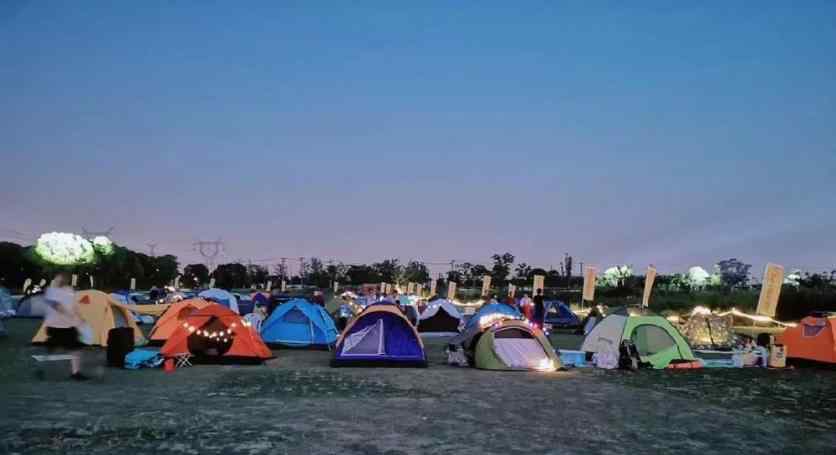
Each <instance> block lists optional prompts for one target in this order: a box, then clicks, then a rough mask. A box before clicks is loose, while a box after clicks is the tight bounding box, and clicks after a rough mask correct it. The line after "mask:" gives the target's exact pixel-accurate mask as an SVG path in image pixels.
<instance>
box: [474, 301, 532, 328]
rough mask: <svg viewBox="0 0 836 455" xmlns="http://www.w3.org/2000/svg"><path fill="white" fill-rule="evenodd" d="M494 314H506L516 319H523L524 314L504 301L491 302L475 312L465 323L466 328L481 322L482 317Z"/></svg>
mask: <svg viewBox="0 0 836 455" xmlns="http://www.w3.org/2000/svg"><path fill="white" fill-rule="evenodd" d="M492 315H504V316H508V317H510V318H514V319H522V317H523V315H522V313H520V312H519V310H517V309H516V308H514V307H512V306H511V305H507V304H504V303H489V304H487V305H483V306H482V307H481V308H479V311H477V312H476V313H474V314H473V316H471V317H470V319H468V320H467V324H465V330H467V329H470V328H471V327H474V326H476V325H477V324H479V321H480V320H482V318H485V319H490V318H491V317H492Z"/></svg>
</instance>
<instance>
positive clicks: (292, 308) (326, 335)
mask: <svg viewBox="0 0 836 455" xmlns="http://www.w3.org/2000/svg"><path fill="white" fill-rule="evenodd" d="M337 335H338V334H337V328H336V327H335V326H334V320H333V319H331V315H330V314H328V312H327V311H325V308H323V307H321V306H320V305H315V304H313V303H310V302H308V301H307V300H305V299H293V300H291V301H289V302H287V303H285V304H283V305H281V306H280V307H278V308H276V311H273V314H271V315H270V317H269V318H267V320H266V321H264V323H263V324H262V325H261V338H262V339H264V341H265V342H267V343H275V344H281V345H284V346H291V347H307V346H323V347H324V346H331V345H333V344H334V343H335V342H336V341H337Z"/></svg>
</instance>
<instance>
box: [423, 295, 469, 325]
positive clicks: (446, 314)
mask: <svg viewBox="0 0 836 455" xmlns="http://www.w3.org/2000/svg"><path fill="white" fill-rule="evenodd" d="M461 321H462V315H461V313H459V310H458V308H456V306H455V305H453V302H451V301H449V300H447V299H436V300H433V301H432V302H430V303H429V304H428V305H427V308H426V309H425V310H424V312H423V313H421V316H420V317H419V318H418V331H419V332H422V333H424V332H430V333H458V332H459V325H460V324H461Z"/></svg>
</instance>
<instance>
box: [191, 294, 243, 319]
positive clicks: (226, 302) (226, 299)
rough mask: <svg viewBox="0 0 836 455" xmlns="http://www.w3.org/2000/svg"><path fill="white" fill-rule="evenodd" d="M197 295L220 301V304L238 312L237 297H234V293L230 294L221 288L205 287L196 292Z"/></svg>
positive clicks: (216, 301)
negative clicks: (201, 290)
mask: <svg viewBox="0 0 836 455" xmlns="http://www.w3.org/2000/svg"><path fill="white" fill-rule="evenodd" d="M197 296H198V297H202V298H203V299H205V300H211V301H213V302H215V303H220V304H221V305H223V306H225V307H227V308H229V309H230V310H232V311H233V312H234V313H236V314H237V313H238V299H236V298H235V296H234V295H232V294H230V293H229V292H227V291H224V290H223V289H217V288H211V289H207V290H205V291H203V292H201V293H200V294H198V295H197Z"/></svg>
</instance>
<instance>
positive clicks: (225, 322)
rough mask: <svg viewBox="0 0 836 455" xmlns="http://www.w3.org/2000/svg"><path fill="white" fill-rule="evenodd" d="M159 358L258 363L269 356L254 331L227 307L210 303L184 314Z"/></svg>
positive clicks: (267, 349)
mask: <svg viewBox="0 0 836 455" xmlns="http://www.w3.org/2000/svg"><path fill="white" fill-rule="evenodd" d="M160 354H161V355H162V356H163V357H167V358H171V357H176V356H178V355H182V354H191V355H192V358H193V359H195V360H196V361H198V362H200V361H209V362H212V361H215V362H233V363H237V362H252V361H255V362H261V361H263V360H266V359H269V358H272V357H273V353H272V351H270V348H268V347H267V345H265V344H264V341H262V339H261V336H260V335H259V334H258V332H256V330H255V328H253V327H250V325H249V323H248V322H247V321H245V320H244V319H243V318H241V316H239V315H238V314H236V313H235V312H233V311H232V310H230V309H229V308H227V307H225V306H223V305H219V304H212V305H209V306H206V307H204V308H201V309H200V310H197V311H195V312H193V313H191V314H190V315H188V316H187V317H186V318H185V319H184V320H183V322H182V323H181V324H180V325H179V326H178V327H177V329H176V330H175V331H174V333H172V334H171V335H170V336H169V338H168V341H166V342H165V344H164V345H163V347H162V348H161V349H160Z"/></svg>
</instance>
